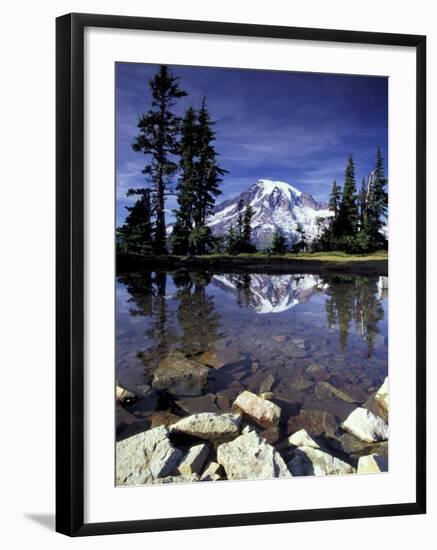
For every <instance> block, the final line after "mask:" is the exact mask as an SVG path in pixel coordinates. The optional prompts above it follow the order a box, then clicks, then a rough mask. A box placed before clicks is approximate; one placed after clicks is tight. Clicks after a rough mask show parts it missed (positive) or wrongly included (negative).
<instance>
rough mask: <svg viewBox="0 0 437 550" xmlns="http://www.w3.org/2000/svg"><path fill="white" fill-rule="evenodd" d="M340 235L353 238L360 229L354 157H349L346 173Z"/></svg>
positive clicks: (341, 205)
mask: <svg viewBox="0 0 437 550" xmlns="http://www.w3.org/2000/svg"><path fill="white" fill-rule="evenodd" d="M337 225H338V235H339V236H342V237H349V238H353V236H354V235H355V234H356V232H357V228H358V206H357V185H356V182H355V166H354V160H353V158H352V155H350V156H349V159H348V163H347V166H346V171H345V178H344V186H343V195H342V198H341V203H340V207H339V210H338V218H337Z"/></svg>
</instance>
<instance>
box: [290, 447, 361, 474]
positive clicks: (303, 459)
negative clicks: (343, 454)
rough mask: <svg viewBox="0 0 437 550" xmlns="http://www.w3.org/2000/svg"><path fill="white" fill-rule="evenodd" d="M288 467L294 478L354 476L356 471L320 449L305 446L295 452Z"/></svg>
mask: <svg viewBox="0 0 437 550" xmlns="http://www.w3.org/2000/svg"><path fill="white" fill-rule="evenodd" d="M288 467H289V468H290V470H291V473H292V474H293V475H294V476H309V475H316V476H326V475H341V474H353V473H354V472H355V469H354V468H353V467H352V466H351V465H350V464H347V462H343V461H342V460H340V459H339V458H336V457H334V456H332V455H330V454H328V453H325V452H324V451H321V450H320V449H314V448H313V447H305V446H304V447H299V448H298V449H296V450H295V451H294V454H293V458H292V459H291V460H290V462H289V463H288Z"/></svg>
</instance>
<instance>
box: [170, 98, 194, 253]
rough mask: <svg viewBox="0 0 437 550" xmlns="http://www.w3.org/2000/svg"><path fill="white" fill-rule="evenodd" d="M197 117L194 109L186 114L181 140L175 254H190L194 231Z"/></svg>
mask: <svg viewBox="0 0 437 550" xmlns="http://www.w3.org/2000/svg"><path fill="white" fill-rule="evenodd" d="M197 141H198V140H197V116H196V112H195V110H194V109H193V108H192V107H189V108H188V109H187V111H186V113H185V116H184V120H183V122H182V135H181V140H180V155H181V159H180V171H181V175H180V177H179V180H178V183H177V185H176V191H177V202H178V209H177V210H175V211H174V213H175V216H176V222H175V225H174V227H173V232H172V239H171V240H172V251H173V254H179V255H181V254H182V255H183V254H187V253H188V252H190V250H189V248H190V246H189V241H190V234H191V232H192V230H193V206H194V200H195V196H196V195H195V193H196V182H197V178H196V166H195V162H196V154H197Z"/></svg>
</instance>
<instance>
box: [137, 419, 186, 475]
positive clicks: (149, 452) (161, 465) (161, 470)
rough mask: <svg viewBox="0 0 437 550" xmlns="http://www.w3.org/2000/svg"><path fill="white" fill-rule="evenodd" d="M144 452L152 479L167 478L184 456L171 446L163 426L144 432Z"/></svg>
mask: <svg viewBox="0 0 437 550" xmlns="http://www.w3.org/2000/svg"><path fill="white" fill-rule="evenodd" d="M144 452H145V456H146V462H147V464H148V466H149V469H150V471H151V472H152V475H153V477H154V478H157V477H166V476H169V475H170V474H171V473H172V472H173V470H174V469H175V468H176V466H177V465H178V464H179V462H180V461H181V459H182V457H183V455H184V453H183V452H182V451H181V450H180V449H176V448H175V447H174V446H173V445H172V443H171V441H170V439H169V438H168V430H167V428H165V427H164V426H159V427H158V428H154V429H153V430H148V431H147V432H144Z"/></svg>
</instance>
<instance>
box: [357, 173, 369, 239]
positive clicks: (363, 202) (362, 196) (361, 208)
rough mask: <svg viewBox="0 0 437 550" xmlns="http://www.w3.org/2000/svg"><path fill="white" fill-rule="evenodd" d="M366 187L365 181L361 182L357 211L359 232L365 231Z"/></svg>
mask: <svg viewBox="0 0 437 550" xmlns="http://www.w3.org/2000/svg"><path fill="white" fill-rule="evenodd" d="M367 190H368V186H367V184H366V179H365V178H363V179H362V180H361V189H360V192H359V194H358V211H359V229H360V232H362V231H365V230H366V213H367V194H368V192H367Z"/></svg>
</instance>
